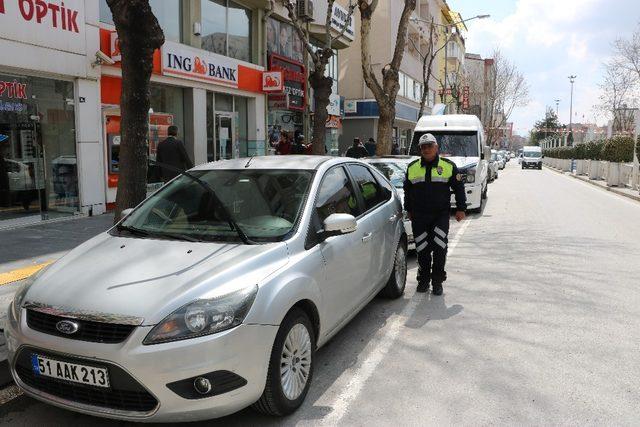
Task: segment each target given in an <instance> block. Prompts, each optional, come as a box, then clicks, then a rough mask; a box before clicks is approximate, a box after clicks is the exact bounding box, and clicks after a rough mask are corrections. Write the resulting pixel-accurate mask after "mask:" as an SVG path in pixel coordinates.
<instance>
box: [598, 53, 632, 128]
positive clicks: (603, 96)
mask: <svg viewBox="0 0 640 427" xmlns="http://www.w3.org/2000/svg"><path fill="white" fill-rule="evenodd" d="M598 86H599V87H600V96H599V104H598V105H597V106H596V107H597V109H599V110H600V111H601V113H602V114H603V115H604V116H605V117H607V118H609V119H613V131H614V133H617V134H621V133H629V132H633V127H634V124H635V123H634V114H633V111H632V110H630V109H629V108H630V107H634V106H635V99H636V97H637V96H638V76H637V75H636V74H635V72H634V71H633V70H632V69H629V68H626V67H622V66H620V61H619V58H616V59H613V60H612V61H610V62H607V63H605V64H604V76H603V80H602V83H600V84H599V85H598Z"/></svg>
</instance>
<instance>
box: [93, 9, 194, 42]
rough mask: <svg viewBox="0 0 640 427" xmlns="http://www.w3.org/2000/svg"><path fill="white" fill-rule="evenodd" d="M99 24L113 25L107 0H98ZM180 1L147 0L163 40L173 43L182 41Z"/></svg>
mask: <svg viewBox="0 0 640 427" xmlns="http://www.w3.org/2000/svg"><path fill="white" fill-rule="evenodd" d="M99 3H100V22H104V23H106V24H111V25H114V24H113V16H112V15H111V9H109V6H108V5H107V0H99ZM181 3H182V2H181V0H149V4H150V5H151V10H152V11H153V14H154V15H155V16H156V18H157V19H158V22H159V23H160V27H161V28H162V31H163V32H164V38H165V39H166V40H171V41H174V42H178V43H179V42H181V41H182V5H181Z"/></svg>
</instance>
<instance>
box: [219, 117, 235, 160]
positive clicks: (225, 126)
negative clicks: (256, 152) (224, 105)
mask: <svg viewBox="0 0 640 427" xmlns="http://www.w3.org/2000/svg"><path fill="white" fill-rule="evenodd" d="M233 116H234V115H233V113H227V112H218V111H216V113H215V124H216V132H215V135H216V160H225V159H234V158H238V157H239V153H237V151H238V141H237V139H236V138H235V136H236V135H235V124H234V121H235V120H234V117H233Z"/></svg>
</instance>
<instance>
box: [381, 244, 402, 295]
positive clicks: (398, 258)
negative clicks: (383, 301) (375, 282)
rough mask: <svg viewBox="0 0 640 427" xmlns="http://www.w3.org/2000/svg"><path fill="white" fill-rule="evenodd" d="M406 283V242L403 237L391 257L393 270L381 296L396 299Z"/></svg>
mask: <svg viewBox="0 0 640 427" xmlns="http://www.w3.org/2000/svg"><path fill="white" fill-rule="evenodd" d="M406 284H407V244H406V242H405V241H404V239H401V240H400V243H398V248H397V249H396V255H395V257H394V259H393V270H392V271H391V277H389V281H388V282H387V285H386V286H385V287H384V289H382V292H381V294H382V296H384V297H385V298H390V299H396V298H400V297H401V296H402V295H403V294H404V288H405V286H406Z"/></svg>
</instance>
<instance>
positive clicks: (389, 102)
mask: <svg viewBox="0 0 640 427" xmlns="http://www.w3.org/2000/svg"><path fill="white" fill-rule="evenodd" d="M403 1H404V9H403V10H402V15H401V16H400V22H399V23H398V32H397V36H396V45H395V49H394V52H393V57H392V58H391V62H389V63H388V64H387V65H385V66H384V67H382V82H380V81H379V80H378V77H377V76H376V75H375V73H374V70H373V67H372V66H371V45H370V40H369V36H370V34H371V27H372V26H371V19H372V18H373V14H374V13H375V11H376V8H377V7H378V0H358V9H359V10H360V19H361V24H360V38H361V43H362V50H361V53H360V54H361V58H362V75H363V77H364V81H365V83H366V84H367V87H368V88H369V89H370V90H371V92H372V93H373V96H374V97H375V99H376V101H377V103H378V110H379V119H378V135H377V137H378V143H377V144H376V154H377V155H379V156H382V155H386V154H389V153H391V142H392V141H391V138H392V132H393V122H394V120H395V118H396V98H397V96H398V91H399V90H400V84H399V77H400V74H399V70H400V65H401V64H402V58H403V56H404V50H405V46H406V44H407V27H408V24H409V18H410V17H411V13H413V11H414V10H415V8H416V0H403ZM395 2H398V3H399V0H395Z"/></svg>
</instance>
